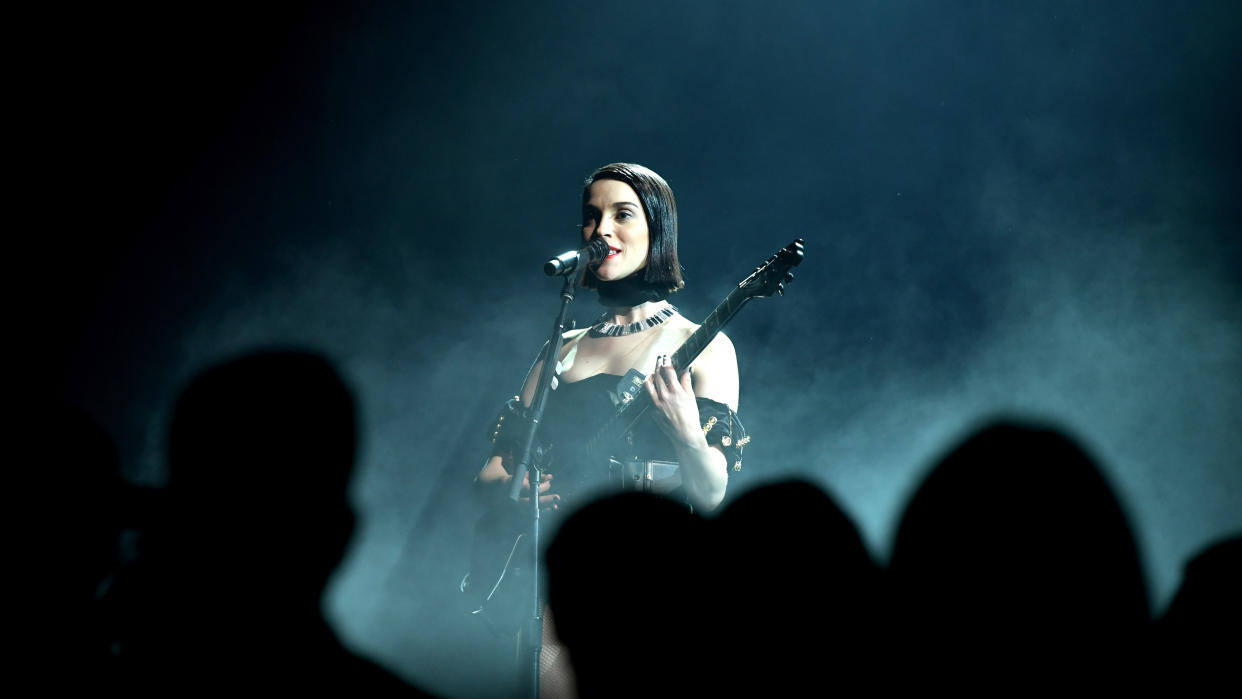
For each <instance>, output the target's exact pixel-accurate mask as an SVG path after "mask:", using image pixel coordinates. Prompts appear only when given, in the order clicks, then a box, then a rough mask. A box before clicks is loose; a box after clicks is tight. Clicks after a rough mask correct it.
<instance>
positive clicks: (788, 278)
mask: <svg viewBox="0 0 1242 699" xmlns="http://www.w3.org/2000/svg"><path fill="white" fill-rule="evenodd" d="M791 281H793V272H786V273H785V282H784V283H786V284H788V283H789V282H791Z"/></svg>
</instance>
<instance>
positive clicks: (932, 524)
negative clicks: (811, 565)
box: [888, 423, 1149, 693]
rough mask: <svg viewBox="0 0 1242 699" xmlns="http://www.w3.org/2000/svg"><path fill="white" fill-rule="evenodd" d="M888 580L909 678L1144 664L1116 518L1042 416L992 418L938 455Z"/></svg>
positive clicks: (1144, 630)
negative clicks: (1029, 420) (1037, 422)
mask: <svg viewBox="0 0 1242 699" xmlns="http://www.w3.org/2000/svg"><path fill="white" fill-rule="evenodd" d="M889 580H890V583H891V585H890V593H891V597H890V604H889V605H888V608H889V609H890V611H891V614H892V618H891V621H890V628H889V633H890V634H891V638H893V640H894V642H895V643H896V644H897V646H896V647H897V649H898V660H899V663H900V664H901V666H902V667H905V668H906V671H905V673H904V676H903V678H902V679H901V680H900V681H904V682H909V683H910V684H911V686H919V687H930V686H937V685H939V686H942V687H948V688H957V689H962V690H972V689H973V690H979V691H988V692H999V693H1010V692H1013V691H1022V690H1023V689H1029V688H1033V687H1040V688H1046V687H1050V686H1058V685H1061V686H1063V683H1064V682H1066V681H1069V680H1074V681H1075V682H1082V681H1083V680H1084V679H1086V680H1088V681H1090V682H1092V683H1094V684H1103V685H1113V684H1127V683H1130V682H1134V681H1136V680H1137V679H1138V678H1139V677H1140V674H1139V673H1142V672H1143V663H1142V660H1141V659H1142V657H1143V651H1144V650H1145V647H1146V641H1147V640H1148V638H1147V634H1148V622H1149V611H1148V607H1147V595H1146V587H1145V583H1144V578H1143V574H1142V570H1141V567H1140V564H1139V558H1138V553H1137V550H1136V547H1135V543H1134V540H1133V537H1132V535H1131V533H1130V529H1129V527H1128V525H1127V522H1126V518H1125V516H1124V514H1123V512H1122V510H1121V507H1120V506H1119V504H1118V502H1117V500H1116V498H1115V497H1114V496H1113V493H1112V490H1111V489H1110V488H1109V486H1108V484H1107V482H1106V481H1105V479H1104V477H1103V476H1102V474H1101V473H1100V471H1099V469H1098V468H1097V467H1096V466H1095V464H1094V463H1093V462H1092V460H1091V458H1090V457H1088V456H1087V454H1086V453H1085V452H1084V451H1083V450H1082V449H1081V448H1079V447H1078V446H1077V445H1076V444H1075V443H1074V442H1072V441H1071V440H1070V439H1068V438H1067V437H1065V436H1064V435H1062V434H1059V433H1058V432H1056V431H1053V430H1051V429H1047V428H1043V427H1037V426H1028V425H1021V424H1011V423H999V424H994V425H991V426H989V427H986V428H984V429H982V430H980V431H978V432H977V433H975V434H974V435H972V436H971V437H969V438H968V439H966V440H965V441H964V442H962V443H961V444H960V445H958V446H957V447H955V448H954V449H952V450H951V451H950V452H949V453H948V454H947V455H946V456H945V457H944V458H942V459H941V460H940V462H939V463H938V464H937V465H936V466H935V468H934V469H933V470H932V472H931V473H930V475H929V476H928V477H927V479H926V480H925V481H924V482H923V483H922V485H921V486H920V487H919V488H918V490H917V491H916V492H915V494H914V496H913V498H912V499H911V500H910V502H909V504H908V506H907V507H906V510H905V515H904V516H903V518H902V520H901V524H900V526H899V529H898V531H897V536H896V540H895V543H894V546H893V552H892V559H891V562H890V565H889Z"/></svg>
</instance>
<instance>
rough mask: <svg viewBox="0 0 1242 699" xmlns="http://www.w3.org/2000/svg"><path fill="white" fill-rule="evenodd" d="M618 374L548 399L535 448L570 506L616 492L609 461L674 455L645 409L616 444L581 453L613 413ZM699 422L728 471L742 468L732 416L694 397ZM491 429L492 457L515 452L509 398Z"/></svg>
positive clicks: (517, 438) (518, 419)
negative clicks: (612, 491) (723, 455)
mask: <svg viewBox="0 0 1242 699" xmlns="http://www.w3.org/2000/svg"><path fill="white" fill-rule="evenodd" d="M622 378H623V377H621V376H617V375H615V374H596V375H594V376H590V377H588V378H585V379H582V380H580V381H574V382H565V381H561V382H559V385H558V387H557V389H556V390H554V391H553V392H552V394H551V395H550V396H549V397H548V404H547V406H546V407H545V409H544V415H543V421H542V424H541V427H540V432H539V445H540V447H541V448H542V449H543V451H544V459H543V464H544V467H543V468H544V471H545V472H546V473H551V474H553V478H552V482H553V492H556V493H560V494H561V497H562V500H563V501H564V502H565V503H567V504H568V505H570V506H571V507H574V508H576V506H580V505H582V504H584V499H590V498H593V497H594V496H596V495H599V494H604V493H607V492H609V491H610V490H615V489H620V487H621V486H620V485H619V484H617V483H616V482H615V478H614V479H612V480H610V469H609V461H610V459H616V460H620V461H658V462H669V463H674V462H676V460H677V451H676V449H675V448H674V447H673V444H672V442H671V441H670V440H669V438H668V436H667V435H665V434H664V432H663V430H661V429H660V426H659V425H658V424H657V422H656V420H657V419H659V416H658V415H656V414H654V413H653V411H652V410H648V411H647V413H646V414H644V415H643V416H642V417H641V418H639V420H638V421H637V422H636V423H635V424H634V425H633V426H632V427H631V428H630V430H629V431H628V432H626V434H625V435H624V437H623V438H622V440H621V441H619V442H617V443H615V444H611V445H605V446H606V448H605V449H604V450H603V451H597V452H595V453H591V452H588V451H586V450H585V445H586V442H587V441H588V440H589V439H590V438H591V437H592V436H593V435H595V434H596V433H597V432H598V431H599V430H600V429H601V428H602V427H603V426H604V425H605V424H607V423H608V422H609V420H610V419H611V418H612V417H613V415H614V414H616V412H617V405H616V404H617V401H616V398H615V396H616V395H617V394H618V393H619V391H620V389H622V388H623V386H622V385H620V384H621V381H622ZM696 402H697V403H698V406H699V419H700V423H701V424H702V425H703V429H704V432H705V434H706V437H707V442H708V444H712V445H715V446H718V447H720V448H721V450H722V451H723V452H724V453H725V457H726V459H727V463H728V468H729V469H730V471H739V470H741V467H742V451H743V449H744V448H745V446H746V444H747V443H748V442H749V439H748V438H747V437H746V432H745V429H744V428H743V427H742V423H741V421H740V420H739V419H738V417H737V414H736V413H734V412H733V411H732V410H730V409H729V407H728V406H727V405H725V404H723V403H719V402H717V401H714V400H711V399H708V398H697V399H696ZM501 414H502V416H504V417H505V419H504V420H498V421H497V424H496V428H495V429H494V430H493V435H492V436H493V443H494V445H495V449H494V451H493V453H494V454H505V453H506V452H508V453H516V452H517V451H518V450H520V449H521V446H522V445H521V443H520V442H521V439H522V436H524V434H525V429H522V426H524V425H527V424H529V423H527V422H526V415H525V410H524V409H522V408H521V405H520V403H519V402H518V401H516V400H513V399H511V400H510V401H509V403H508V404H506V406H505V409H504V410H502V413H501ZM667 496H668V497H671V498H674V499H677V500H679V501H685V493H684V491H683V490H682V489H680V488H677V489H675V490H673V491H672V492H669V493H667Z"/></svg>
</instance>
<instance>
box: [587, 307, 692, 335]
mask: <svg viewBox="0 0 1242 699" xmlns="http://www.w3.org/2000/svg"><path fill="white" fill-rule="evenodd" d="M676 312H677V309H676V308H674V307H673V306H671V305H670V306H666V307H665V308H663V309H661V310H660V312H659V313H656V314H654V315H652V316H650V317H647V318H643V319H642V320H637V321H634V322H633V323H627V324H625V325H617V324H616V323H609V322H608V321H606V320H601V321H599V322H598V323H596V324H595V325H592V326H591V329H590V330H588V331H587V332H588V334H590V336H591V337H617V336H620V335H633V334H634V333H640V332H642V331H644V330H646V329H647V328H654V327H655V326H657V325H659V324H660V323H663V322H664V321H666V320H668V319H669V318H672V317H673V314H674V313H676Z"/></svg>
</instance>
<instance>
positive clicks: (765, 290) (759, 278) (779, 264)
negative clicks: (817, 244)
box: [737, 238, 803, 298]
mask: <svg viewBox="0 0 1242 699" xmlns="http://www.w3.org/2000/svg"><path fill="white" fill-rule="evenodd" d="M802 253H803V245H802V238H798V239H797V240H795V241H793V242H792V243H790V244H789V245H786V246H785V247H784V248H781V249H780V250H778V251H777V252H776V254H775V255H773V256H771V257H769V258H768V259H767V261H766V262H764V263H763V264H761V265H759V266H758V267H756V268H755V271H754V272H752V273H751V275H750V276H749V277H746V278H745V279H743V280H742V283H740V284H738V285H737V286H738V289H740V290H742V291H744V292H746V295H747V296H748V297H750V298H766V297H768V296H771V295H772V294H781V295H784V293H785V285H786V284H788V283H789V282H791V281H793V278H794V275H793V272H791V271H789V270H791V269H793V268H794V267H797V266H798V265H799V264H802Z"/></svg>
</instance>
